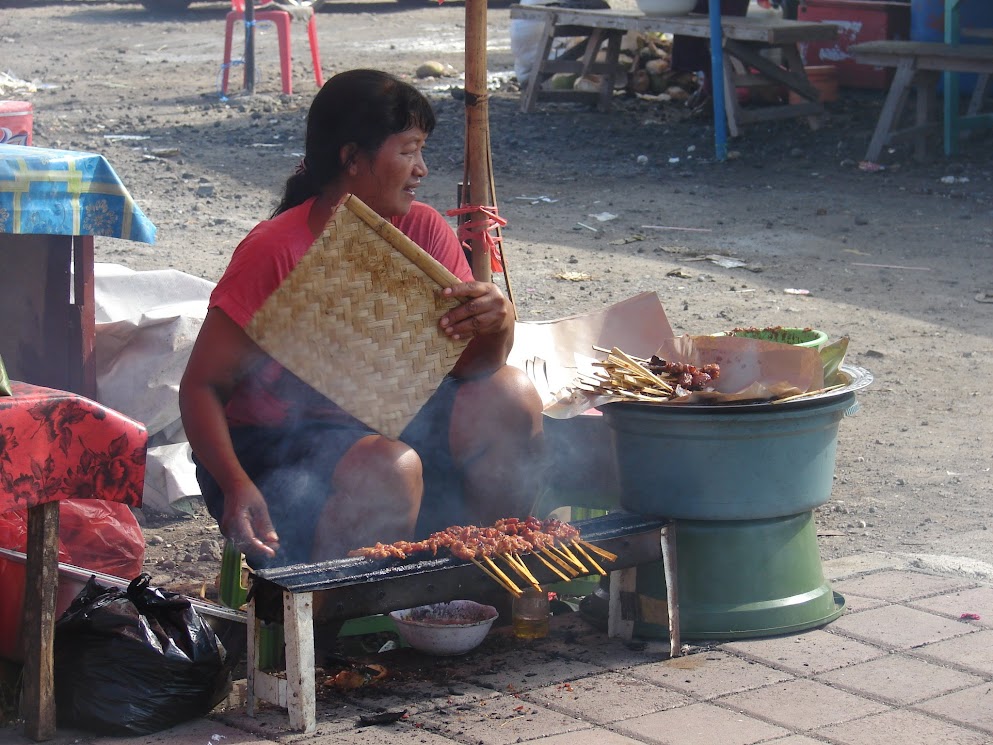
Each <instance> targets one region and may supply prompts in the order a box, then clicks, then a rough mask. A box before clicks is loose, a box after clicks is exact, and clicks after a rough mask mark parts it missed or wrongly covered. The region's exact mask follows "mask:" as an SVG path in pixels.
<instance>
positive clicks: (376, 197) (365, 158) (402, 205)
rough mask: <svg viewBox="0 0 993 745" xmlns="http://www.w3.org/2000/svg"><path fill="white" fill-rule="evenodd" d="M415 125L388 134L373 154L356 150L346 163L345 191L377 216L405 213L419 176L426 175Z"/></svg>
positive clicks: (419, 131) (421, 133)
mask: <svg viewBox="0 0 993 745" xmlns="http://www.w3.org/2000/svg"><path fill="white" fill-rule="evenodd" d="M427 138H428V136H427V134H426V133H425V132H424V131H423V130H422V129H420V128H418V127H412V128H411V129H408V130H405V131H403V132H399V133H397V134H394V135H390V136H389V137H387V138H386V140H385V142H383V144H382V146H381V147H380V148H379V150H377V151H376V152H375V154H373V155H372V156H369V155H367V154H366V153H361V152H360V153H356V154H355V157H354V158H353V159H352V162H351V163H350V164H349V166H348V183H347V184H346V187H347V189H348V191H350V192H351V193H352V194H354V195H355V196H357V197H358V198H359V199H361V200H362V201H363V202H365V203H366V204H367V205H369V207H371V208H372V209H373V210H375V211H376V212H377V213H378V214H379V215H380V216H382V217H386V218H390V217H395V216H398V215H406V214H407V212H409V211H410V205H411V203H412V202H413V201H414V196H415V192H416V190H417V187H418V186H420V184H421V179H422V178H424V177H425V176H427V174H428V167H427V166H426V165H425V164H424V143H425V142H426V141H427Z"/></svg>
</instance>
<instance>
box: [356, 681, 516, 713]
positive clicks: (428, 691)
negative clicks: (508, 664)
mask: <svg viewBox="0 0 993 745" xmlns="http://www.w3.org/2000/svg"><path fill="white" fill-rule="evenodd" d="M496 695H498V693H497V692H496V691H493V690H491V689H489V688H485V687H483V686H477V685H474V684H473V683H469V682H466V681H462V680H455V681H450V682H449V683H444V684H443V683H438V682H434V681H429V680H417V679H414V680H393V681H388V682H387V683H385V684H382V685H373V686H366V687H363V688H357V689H355V690H352V691H346V692H343V693H341V694H339V696H338V698H339V699H340V700H342V701H346V702H348V703H350V704H353V705H355V706H358V707H361V708H362V709H365V710H377V711H378V710H386V711H402V710H406V711H407V712H408V713H409V714H415V713H418V712H423V711H428V710H431V709H439V708H444V707H446V706H459V705H461V704H466V703H467V704H473V703H475V702H478V701H480V700H482V699H486V698H493V697H494V696H496Z"/></svg>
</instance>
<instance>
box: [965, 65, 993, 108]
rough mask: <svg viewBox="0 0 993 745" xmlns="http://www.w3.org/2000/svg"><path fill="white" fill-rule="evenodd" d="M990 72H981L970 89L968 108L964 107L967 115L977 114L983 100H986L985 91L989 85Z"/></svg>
mask: <svg viewBox="0 0 993 745" xmlns="http://www.w3.org/2000/svg"><path fill="white" fill-rule="evenodd" d="M990 78H991V76H990V74H989V73H988V72H986V73H982V74H981V75H980V76H979V77H978V78H977V79H976V87H975V88H974V89H973V90H972V98H970V99H969V108H968V109H966V112H965V115H966V116H967V117H970V116H977V115H978V114H979V112H980V111H982V109H983V101H985V100H986V92H987V91H988V90H989V87H990Z"/></svg>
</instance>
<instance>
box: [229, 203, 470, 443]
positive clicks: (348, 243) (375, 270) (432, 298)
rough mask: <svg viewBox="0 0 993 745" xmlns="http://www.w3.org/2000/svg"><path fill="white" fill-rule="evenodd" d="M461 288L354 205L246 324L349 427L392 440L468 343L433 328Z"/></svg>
mask: <svg viewBox="0 0 993 745" xmlns="http://www.w3.org/2000/svg"><path fill="white" fill-rule="evenodd" d="M458 282H459V279H458V278H457V277H456V276H455V275H454V274H452V273H451V272H449V271H448V270H447V269H446V268H445V267H444V266H442V265H441V264H440V263H438V261H436V260H435V259H434V258H433V257H431V256H430V255H429V254H427V253H426V252H425V251H424V250H422V249H421V248H420V247H419V246H417V244H415V243H414V242H413V241H411V240H410V239H409V238H407V236H405V235H404V234H403V233H401V232H400V231H399V230H397V229H396V228H395V227H394V226H393V225H392V224H390V223H389V222H388V221H386V220H384V219H383V218H382V217H380V216H379V215H377V214H376V213H375V212H373V211H372V210H371V209H369V207H367V206H366V205H365V204H363V203H362V202H361V201H360V200H359V199H358V198H357V197H355V196H349V197H348V198H347V199H345V201H344V202H343V203H342V204H341V205H340V206H339V207H338V209H337V210H336V211H335V213H334V215H333V216H332V218H331V220H330V221H329V222H328V224H327V226H326V227H325V228H324V232H323V233H322V234H321V235H320V237H319V238H318V239H317V240H316V241H315V242H314V244H313V245H312V246H311V247H310V249H308V251H307V253H306V254H305V255H304V257H303V258H302V259H301V260H300V262H299V263H298V264H297V265H296V266H295V267H294V268H293V271H291V272H290V273H289V275H288V276H287V277H286V279H284V280H283V282H282V284H281V285H280V286H279V287H278V288H277V289H276V291H275V292H273V294H272V295H271V296H270V297H269V298H268V300H266V302H265V304H264V305H263V306H262V307H261V308H259V310H258V311H257V312H256V313H255V315H254V316H252V320H251V321H250V322H249V324H248V326H247V327H246V329H245V330H246V331H247V332H248V335H249V336H250V337H251V338H252V339H254V340H255V342H256V343H257V344H258V345H259V346H260V347H262V349H264V350H265V351H266V352H267V353H268V354H270V355H271V356H272V357H273V358H275V359H276V360H278V361H279V363H280V364H282V365H283V366H284V367H285V368H287V369H288V370H290V371H291V372H292V373H294V374H295V375H297V376H298V377H299V378H301V379H302V380H303V381H305V382H306V383H308V384H309V385H310V386H311V387H313V388H314V389H316V390H317V391H319V392H320V393H322V394H324V395H325V396H327V397H328V398H329V399H331V400H332V401H334V402H335V403H336V404H337V405H338V406H340V407H341V408H342V409H344V410H345V411H347V412H348V413H349V414H351V415H352V416H354V417H355V418H357V419H359V420H361V421H362V422H364V423H365V424H366V425H368V426H369V427H371V428H372V429H375V430H376V431H377V432H380V433H382V434H384V435H386V436H387V437H391V438H396V437H398V436H399V434H400V433H401V432H402V431H403V428H404V427H405V426H406V425H407V424H408V423H409V422H410V420H411V419H413V417H414V415H415V414H416V413H417V411H418V410H419V409H420V408H421V406H423V405H424V402H425V401H427V400H428V398H430V397H431V394H432V393H434V391H435V390H436V389H437V387H438V385H439V384H440V383H441V381H442V379H443V378H444V377H445V375H446V374H448V372H450V371H451V369H452V367H454V365H455V362H456V361H457V360H458V358H459V355H461V354H462V351H463V350H464V349H465V345H466V343H467V342H466V340H459V341H452V340H451V339H449V338H448V337H447V336H445V334H443V333H442V332H441V331H440V330H439V329H438V319H440V318H441V316H442V315H443V314H444V312H445V311H447V310H448V309H450V308H452V307H454V306H455V305H456V304H457V303H456V301H454V300H451V299H445V298H442V297H441V296H440V295H439V293H438V292H437V290H438V289H439V288H442V287H449V286H451V285H454V284H457V283H458Z"/></svg>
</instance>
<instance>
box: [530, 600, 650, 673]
mask: <svg viewBox="0 0 993 745" xmlns="http://www.w3.org/2000/svg"><path fill="white" fill-rule="evenodd" d="M560 619H561V620H560ZM552 623H553V624H557V629H556V630H557V631H559V633H553V634H550V635H549V638H548V639H544V640H542V644H541V646H540V651H541V652H542V653H543V654H547V655H552V654H559V655H562V656H564V657H568V658H570V659H574V660H578V661H580V662H586V663H588V664H591V665H597V666H599V667H602V668H604V669H608V670H623V669H624V668H628V667H632V666H633V665H642V664H645V663H654V662H658V661H659V660H667V659H669V642H668V640H660V639H632V640H629V641H628V640H623V639H611V638H609V637H608V636H607V634H606V633H605V632H603V631H600V630H598V629H595V628H594V627H593V626H591V625H590V624H589V623H588V622H587V621H584V620H583V619H582V618H581V617H580V615H579V614H578V613H571V614H569V615H566V616H559V617H555V618H553V619H552Z"/></svg>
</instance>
